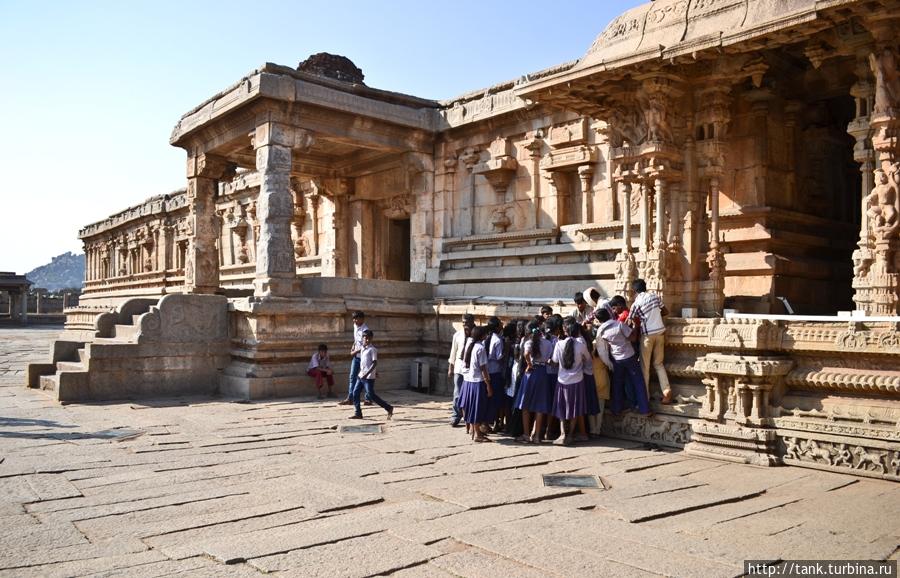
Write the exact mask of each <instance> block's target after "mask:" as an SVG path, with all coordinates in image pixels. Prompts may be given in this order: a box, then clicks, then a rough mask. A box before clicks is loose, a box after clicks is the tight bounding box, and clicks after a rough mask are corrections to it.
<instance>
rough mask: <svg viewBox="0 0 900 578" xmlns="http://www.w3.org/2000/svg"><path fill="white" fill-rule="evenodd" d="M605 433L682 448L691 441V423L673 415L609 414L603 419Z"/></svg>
mask: <svg viewBox="0 0 900 578" xmlns="http://www.w3.org/2000/svg"><path fill="white" fill-rule="evenodd" d="M602 427H603V433H605V434H607V435H611V436H614V437H620V438H625V439H633V440H640V441H646V442H651V443H656V444H659V445H662V446H670V447H677V448H681V447H684V445H685V444H687V443H689V442H690V441H691V425H690V423H689V422H687V421H682V420H681V419H678V418H673V417H671V416H655V417H653V418H646V417H644V416H641V415H636V414H627V415H625V416H623V417H615V416H607V418H606V419H604V420H603V426H602Z"/></svg>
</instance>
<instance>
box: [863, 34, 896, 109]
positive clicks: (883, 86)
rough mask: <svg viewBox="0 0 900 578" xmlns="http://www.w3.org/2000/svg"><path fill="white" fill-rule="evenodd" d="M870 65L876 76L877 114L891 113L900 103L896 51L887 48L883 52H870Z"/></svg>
mask: <svg viewBox="0 0 900 578" xmlns="http://www.w3.org/2000/svg"><path fill="white" fill-rule="evenodd" d="M869 65H870V66H871V68H872V74H873V75H874V76H875V107H874V112H875V113H876V114H889V113H890V112H891V110H892V109H894V108H896V107H897V105H898V103H900V73H898V71H897V60H896V57H895V55H894V51H893V50H891V49H890V48H885V49H884V50H882V51H881V54H870V55H869Z"/></svg>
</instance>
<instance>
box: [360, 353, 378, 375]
mask: <svg viewBox="0 0 900 578" xmlns="http://www.w3.org/2000/svg"><path fill="white" fill-rule="evenodd" d="M376 361H378V350H377V349H376V348H375V346H374V345H370V346H368V347H366V348H365V349H363V350H362V351H361V352H360V354H359V377H361V378H362V377H364V376H365V379H377V378H378V370H377V369H372V373H369V375H366V373H368V371H369V369H370V368H372V367H373V366H374V365H375V362H376Z"/></svg>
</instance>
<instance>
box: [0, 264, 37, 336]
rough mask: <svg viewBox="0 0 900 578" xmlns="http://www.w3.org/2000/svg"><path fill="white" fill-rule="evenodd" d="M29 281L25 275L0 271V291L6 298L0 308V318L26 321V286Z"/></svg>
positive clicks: (17, 322) (19, 321) (20, 322)
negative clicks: (3, 305)
mask: <svg viewBox="0 0 900 578" xmlns="http://www.w3.org/2000/svg"><path fill="white" fill-rule="evenodd" d="M29 287H31V281H29V280H28V279H26V278H25V275H16V274H15V273H12V272H7V271H0V292H2V293H3V294H4V295H5V297H6V299H4V300H3V301H4V302H5V305H6V306H5V307H3V308H0V319H4V318H5V319H8V320H9V321H11V322H12V323H16V324H20V325H25V324H27V323H28V288H29Z"/></svg>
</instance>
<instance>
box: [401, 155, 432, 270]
mask: <svg viewBox="0 0 900 578" xmlns="http://www.w3.org/2000/svg"><path fill="white" fill-rule="evenodd" d="M406 168H407V171H406V174H407V178H408V179H409V187H408V188H409V192H410V195H412V199H413V202H414V203H415V210H413V212H412V214H411V215H410V235H411V236H412V238H411V239H410V245H411V246H410V249H411V256H410V259H411V261H412V262H411V263H410V279H409V280H410V281H414V282H417V283H424V282H425V281H426V272H427V271H428V269H429V265H430V263H429V260H430V256H431V244H432V242H433V235H434V228H433V215H434V166H433V161H432V158H431V156H430V155H424V154H413V153H410V154H408V155H407V158H406Z"/></svg>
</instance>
